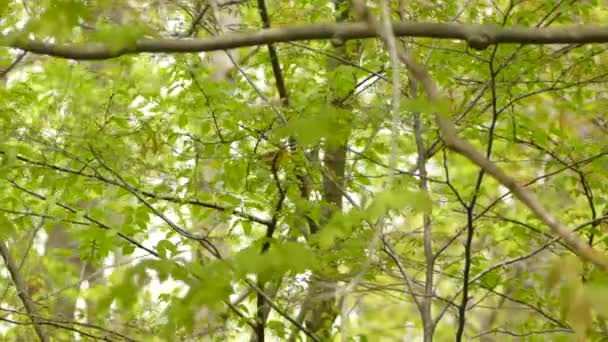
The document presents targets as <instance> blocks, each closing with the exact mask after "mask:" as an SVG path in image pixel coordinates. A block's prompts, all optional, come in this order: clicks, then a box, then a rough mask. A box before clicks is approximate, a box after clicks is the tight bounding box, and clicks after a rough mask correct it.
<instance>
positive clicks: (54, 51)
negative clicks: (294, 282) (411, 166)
mask: <svg viewBox="0 0 608 342" xmlns="http://www.w3.org/2000/svg"><path fill="white" fill-rule="evenodd" d="M393 32H394V35H395V36H398V37H406V36H407V37H420V38H438V39H456V40H463V41H466V42H467V43H468V44H469V46H471V47H472V48H474V49H480V50H481V49H485V48H487V47H488V46H490V45H495V44H501V43H519V44H572V43H578V44H581V43H582V44H585V43H587V44H588V43H608V26H606V25H602V26H597V25H586V26H581V25H564V26H561V27H551V28H529V27H505V28H498V27H496V26H492V25H464V24H453V23H424V22H421V23H413V22H409V23H394V24H393ZM376 36H377V34H376V31H375V30H374V28H372V27H369V26H368V25H367V23H365V22H356V23H321V24H309V25H294V26H287V27H283V28H269V29H265V30H259V31H254V32H244V33H228V34H224V35H221V36H217V37H212V38H202V39H170V38H164V39H141V40H138V41H137V42H136V43H134V44H132V45H127V46H116V45H113V44H110V43H102V42H91V43H83V44H73V45H57V44H52V43H47V42H43V41H37V40H31V39H28V38H27V37H26V35H24V34H23V33H22V32H19V33H10V34H8V35H3V36H0V46H4V47H12V48H16V49H21V50H24V51H28V52H32V53H35V54H41V55H49V56H55V57H59V58H68V59H76V60H102V59H110V58H115V57H119V56H122V55H128V54H137V53H146V52H147V53H186V52H204V51H215V50H226V49H235V48H241V47H247V46H257V45H267V44H273V43H281V42H292V41H304V40H318V39H339V40H349V39H361V38H372V37H376Z"/></svg>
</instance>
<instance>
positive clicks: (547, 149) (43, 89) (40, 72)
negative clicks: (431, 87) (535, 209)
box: [0, 0, 608, 342]
mask: <svg viewBox="0 0 608 342" xmlns="http://www.w3.org/2000/svg"><path fill="white" fill-rule="evenodd" d="M194 3H196V2H191V3H188V2H184V3H177V2H170V1H160V2H151V1H147V0H136V1H115V0H95V1H80V0H43V1H2V0H0V32H2V36H0V44H1V45H2V46H4V45H6V44H9V43H10V42H11V41H13V40H15V39H17V40H25V39H33V40H35V41H39V42H46V43H49V44H57V45H58V46H61V47H66V46H72V44H74V46H76V47H79V48H80V47H82V45H80V44H81V43H92V44H99V46H101V47H103V46H106V47H109V48H111V51H112V52H121V51H131V50H132V49H133V47H135V46H136V44H137V42H138V41H139V40H140V39H142V38H151V37H158V38H163V39H169V40H170V39H174V38H176V37H178V36H179V37H180V38H179V39H182V40H186V39H189V38H187V37H186V35H190V36H191V37H198V38H203V37H207V36H208V35H210V34H219V33H218V32H219V31H218V30H217V29H216V24H217V23H216V15H215V14H214V13H213V8H212V7H211V6H208V4H207V3H206V2H201V3H200V6H199V5H196V4H194ZM219 3H220V4H222V2H221V1H220V2H219ZM368 3H369V4H370V5H371V12H372V13H375V14H376V15H378V14H380V11H379V10H380V9H379V8H378V7H377V6H375V5H376V4H375V3H374V2H369V1H368ZM224 5H225V6H224ZM266 5H267V7H268V10H269V15H270V19H271V26H272V27H275V28H280V27H282V26H286V25H294V24H297V23H300V24H307V23H321V22H334V21H336V14H337V12H336V11H335V10H334V7H333V6H334V5H330V4H329V2H328V1H321V0H304V1H291V2H287V1H266ZM390 5H391V6H392V8H391V10H392V11H391V13H392V14H393V15H394V18H393V19H394V20H397V19H398V17H397V15H396V14H397V13H398V12H399V11H400V10H402V9H400V8H398V7H397V6H396V5H397V2H390ZM336 6H337V7H338V9H339V10H343V9H347V8H348V7H349V6H350V2H349V1H338V2H337V3H336ZM404 6H405V8H404V9H403V10H404V12H403V13H402V14H405V17H406V18H405V19H406V20H412V21H414V22H448V21H457V22H459V23H467V24H473V23H495V24H498V25H504V26H506V27H511V26H515V25H524V26H529V27H535V26H538V27H544V26H547V25H550V26H559V25H563V24H570V23H574V24H590V23H600V22H605V21H606V18H608V11H606V9H605V8H603V7H602V6H601V4H600V3H599V2H598V1H584V2H573V3H569V2H563V1H544V2H531V1H523V2H521V1H520V2H512V1H502V0H500V1H492V2H491V3H488V2H482V1H471V2H467V6H466V7H464V8H463V4H462V2H459V1H445V2H441V3H439V2H438V3H433V2H424V1H410V2H404ZM220 9H221V10H225V9H229V10H230V11H231V13H235V14H238V16H239V17H240V20H241V22H240V24H239V25H234V27H231V28H230V29H229V30H228V31H230V30H237V31H238V30H244V31H248V32H249V31H254V30H256V29H257V28H259V27H261V26H260V17H259V11H258V8H257V4H255V2H247V1H245V2H241V1H236V2H229V4H223V5H221V6H220ZM199 14H202V17H200V20H198V19H197V17H198V16H199ZM457 14H458V15H459V17H458V18H457V19H455V16H457ZM197 20H198V21H197ZM348 20H355V14H354V13H349V16H348ZM195 21H197V22H196V27H195V28H193V29H192V30H190V25H192V24H195V23H194V22H195ZM340 43H342V42H337V41H325V40H318V41H310V42H309V41H306V42H289V43H287V42H286V43H280V44H275V45H273V48H275V49H276V51H277V54H278V62H279V63H280V66H281V76H282V77H283V81H284V83H285V85H286V92H287V96H288V101H283V99H281V100H278V98H279V94H278V90H277V88H276V86H277V85H276V78H275V74H274V72H275V70H274V69H273V68H272V66H271V62H272V61H271V57H270V55H269V53H268V49H266V47H249V46H247V47H242V48H239V49H235V50H234V51H232V52H233V53H234V56H235V57H234V60H235V62H236V64H237V66H238V69H234V70H231V71H230V72H229V73H228V74H229V75H230V78H228V79H226V80H221V81H215V80H212V74H213V72H214V71H215V70H216V69H217V67H218V66H217V65H215V64H214V63H215V59H214V58H215V57H214V56H215V55H214V54H212V53H202V54H195V53H185V54H173V55H168V54H163V53H146V54H132V55H126V56H122V57H119V58H112V59H108V60H97V61H75V60H65V59H61V58H56V57H52V56H41V55H36V54H34V53H28V54H27V55H26V56H25V58H23V59H22V60H21V61H20V62H19V63H17V64H16V65H14V66H13V67H11V65H12V64H13V62H14V61H15V60H16V58H17V57H18V51H15V50H14V49H9V48H4V47H0V75H1V76H0V77H1V79H0V184H1V185H0V189H2V191H0V240H1V241H2V243H4V244H5V245H6V246H7V247H8V249H9V251H10V254H11V255H12V257H13V259H15V260H16V263H17V265H16V269H18V271H19V274H20V275H21V278H22V280H23V282H24V283H25V286H26V287H27V288H26V289H25V290H26V291H22V289H17V288H16V287H15V286H13V285H14V284H15V282H16V280H15V279H13V277H12V275H11V274H9V272H6V271H3V272H0V279H1V280H2V282H1V283H2V284H4V285H3V289H2V290H1V291H0V302H1V303H2V304H1V305H0V311H2V315H3V317H5V318H6V320H5V321H3V322H2V323H1V324H0V328H1V329H0V335H1V337H0V339H1V340H6V341H23V340H31V339H32V336H35V335H34V330H33V329H32V325H31V322H30V321H29V318H28V315H27V314H28V313H27V312H26V309H24V305H23V302H22V297H21V296H20V295H19V294H20V293H19V292H20V291H21V292H22V294H23V293H25V292H27V295H28V296H30V297H31V299H32V301H33V303H35V308H36V310H37V311H38V314H39V316H40V317H42V318H44V319H48V320H50V321H51V322H53V328H52V329H51V328H50V327H48V326H46V327H47V328H48V329H46V330H47V333H48V334H49V336H50V340H52V341H55V340H57V341H60V340H61V341H70V340H76V339H81V340H82V339H86V338H88V337H86V336H87V335H86V334H89V335H91V336H95V337H91V338H98V339H103V338H106V339H109V340H121V339H124V336H127V337H128V338H131V339H132V340H141V341H159V342H160V341H175V340H183V341H207V340H218V341H224V340H227V341H232V340H245V339H250V338H251V335H252V333H253V331H254V329H252V326H253V327H255V326H256V324H260V322H259V321H258V320H259V314H260V312H263V311H264V310H266V309H265V308H266V305H268V303H267V302H264V301H265V300H266V301H267V299H264V300H262V299H260V298H261V297H260V296H258V293H256V290H255V289H254V286H253V285H255V286H256V287H258V288H261V289H263V290H264V294H266V295H267V296H268V299H270V300H271V301H272V303H271V304H272V305H269V306H268V307H271V308H270V309H269V313H268V317H267V319H266V321H265V322H264V327H265V333H266V339H267V340H271V339H280V340H287V339H289V336H290V335H292V334H295V335H297V336H296V338H298V337H302V338H303V337H304V334H303V333H302V332H301V331H299V330H298V329H297V328H295V327H294V324H293V321H294V320H296V318H297V317H298V315H299V313H300V310H302V309H303V308H304V309H307V310H310V312H309V315H308V316H306V317H303V319H302V322H303V323H302V324H304V325H305V326H307V327H308V328H309V329H310V330H314V329H315V328H314V327H315V324H316V323H318V324H316V326H319V327H325V328H323V329H326V328H327V327H329V326H331V325H330V324H327V323H328V322H327V321H326V322H319V318H322V317H326V318H329V320H330V321H331V322H330V323H332V322H333V324H334V325H333V328H332V329H326V331H325V332H324V333H325V334H326V335H322V333H323V332H322V331H321V328H319V329H318V330H317V331H313V333H314V334H316V335H318V336H320V337H319V338H320V339H321V340H331V339H332V338H333V339H334V340H335V339H340V338H343V339H345V340H353V341H354V340H357V341H371V340H387V341H393V340H404V339H406V340H412V341H417V340H422V339H423V338H422V335H423V334H424V333H423V331H424V323H423V322H422V319H421V318H422V317H423V316H424V315H421V314H420V311H419V305H418V304H421V306H420V307H424V305H422V304H425V303H424V301H425V300H427V299H428V300H430V306H429V307H430V311H431V317H432V318H433V319H435V318H437V317H440V319H438V321H437V322H438V324H437V325H436V326H435V327H434V331H433V334H434V338H435V340H439V341H443V340H446V341H452V340H457V339H458V338H457V337H455V336H456V334H457V326H458V323H459V322H460V321H464V329H463V336H462V339H463V340H465V339H471V340H472V339H476V338H485V337H493V338H495V339H496V340H502V339H504V338H506V337H508V336H510V335H513V336H518V337H514V338H519V337H521V338H523V339H526V340H530V341H545V340H552V341H570V340H573V339H574V340H580V341H583V340H592V341H601V340H604V339H605V338H606V336H605V334H606V331H605V330H606V328H605V326H606V323H605V320H606V318H607V317H608V310H607V309H606V308H608V302H607V299H606V298H608V296H607V295H606V294H607V291H608V288H607V287H608V278H606V275H605V274H604V273H602V272H601V271H600V270H598V269H596V268H594V267H593V266H592V265H589V264H583V263H581V262H580V260H578V259H577V258H576V257H574V256H573V254H572V251H571V250H570V248H568V247H567V246H565V245H564V244H562V243H561V241H554V242H550V241H551V239H553V238H554V235H553V234H552V233H551V232H550V231H549V230H547V228H546V227H545V226H544V224H543V222H541V221H540V220H539V219H538V218H537V217H536V216H534V215H533V214H532V213H531V212H530V211H529V210H528V209H527V208H526V207H525V206H524V205H522V203H521V202H520V201H519V200H518V199H516V198H514V197H513V195H512V194H511V195H508V194H507V193H506V188H505V187H504V186H502V185H501V184H499V183H498V182H497V181H496V180H494V179H492V178H491V177H490V176H489V175H488V174H486V173H483V172H480V170H479V167H477V166H476V165H475V164H473V163H471V162H470V161H468V160H467V159H466V158H464V157H463V156H461V155H460V154H458V153H456V152H454V151H450V150H447V149H446V148H445V146H444V144H443V142H442V141H441V139H440V137H439V135H438V133H437V132H438V127H437V126H436V125H435V121H434V117H433V113H442V114H444V115H445V116H446V117H447V118H449V119H451V120H452V121H454V122H455V123H456V125H457V131H458V134H459V135H460V136H461V137H462V138H464V139H466V140H467V141H469V142H471V143H472V144H473V145H474V146H475V147H476V148H477V149H478V150H479V151H480V152H481V153H482V154H484V155H487V156H488V158H489V159H490V160H491V161H492V162H494V163H495V164H496V165H498V166H499V167H501V168H502V169H503V170H504V171H505V173H507V174H508V175H509V176H511V177H513V178H514V179H515V180H516V181H517V182H518V183H519V184H521V185H522V186H525V187H526V188H528V189H530V190H532V191H533V192H534V193H535V194H536V195H537V196H538V198H539V203H540V204H542V205H543V206H544V207H545V208H546V209H548V210H549V211H550V212H551V213H552V214H553V215H554V216H555V217H556V218H557V219H559V220H560V221H561V222H563V223H565V224H566V225H567V226H568V227H569V228H571V229H574V228H575V227H578V229H577V231H576V233H575V234H576V235H577V236H578V237H579V238H581V239H583V240H584V241H586V242H588V243H589V244H590V245H591V246H593V248H594V249H596V250H597V251H598V252H599V253H602V254H605V251H606V246H607V243H608V235H607V233H608V230H607V228H608V222H606V221H605V220H604V221H602V220H600V219H599V218H601V217H602V215H605V214H603V213H606V212H608V211H607V210H608V196H607V194H608V171H607V170H608V158H607V154H606V153H608V150H607V149H606V146H608V138H607V137H608V134H606V133H607V132H608V131H607V129H608V128H607V125H606V122H607V120H606V115H605V114H604V108H605V107H606V100H605V99H604V98H603V94H604V91H605V90H604V84H605V83H606V81H607V79H606V77H607V76H606V75H607V70H606V68H607V67H606V65H608V63H607V62H608V59H607V55H606V52H605V51H604V50H605V49H604V46H603V45H599V44H598V45H594V44H589V45H580V46H579V45H555V46H553V45H550V46H547V45H534V44H528V45H517V44H501V45H499V46H498V47H496V48H495V47H494V46H490V47H489V48H488V49H487V50H484V51H474V50H471V49H469V48H468V47H467V46H466V44H464V43H463V42H460V41H455V40H451V39H443V40H432V39H428V38H412V39H410V38H404V39H403V40H398V45H400V46H405V47H406V48H407V50H408V51H409V52H410V53H411V54H412V55H413V56H414V57H415V58H416V59H417V60H418V61H420V62H423V65H424V66H425V68H427V70H428V71H429V73H430V75H431V76H432V78H433V80H434V81H436V82H437V84H438V87H439V89H441V92H442V94H441V95H442V101H439V102H432V101H429V100H428V98H427V97H426V96H425V91H424V90H423V88H422V87H421V84H420V83H418V84H417V89H416V94H417V95H416V96H414V92H413V91H412V89H411V87H410V86H411V83H410V82H411V78H410V77H411V76H410V73H409V72H408V71H407V70H406V68H404V67H401V72H400V79H399V80H397V81H398V83H399V84H401V85H402V88H401V94H402V96H401V98H400V107H399V110H398V113H396V115H395V116H394V117H393V114H394V113H391V108H392V106H391V101H392V98H391V96H392V95H391V94H392V90H393V89H392V82H391V80H392V79H391V78H392V77H393V76H394V75H395V74H396V73H394V70H393V66H392V65H390V61H389V58H388V53H387V51H386V50H387V49H386V47H385V45H384V43H383V42H382V41H381V40H379V39H365V40H350V41H347V42H343V43H344V45H340ZM193 44H194V43H193ZM88 46H97V45H88ZM222 53H223V52H222ZM220 54H221V53H220ZM224 62H226V61H224ZM228 62H229V65H231V62H230V61H228ZM9 67H10V68H12V69H11V70H7V68H9ZM4 70H7V73H6V74H5V73H4ZM414 114H420V118H419V121H417V122H416V121H415V118H414V117H415V116H416V115H414ZM283 118H285V120H286V121H287V122H286V123H285V122H283ZM395 120H396V124H397V127H396V128H397V136H396V137H394V136H393V134H392V129H393V128H394V126H393V124H394V123H395ZM417 127H420V128H419V130H420V131H416V130H417ZM419 144H422V145H423V146H422V147H423V148H424V150H425V155H426V160H425V171H426V178H425V179H423V181H425V186H424V187H423V186H421V174H422V170H420V169H419V165H418V161H417V158H418V154H419V147H418V145H419ZM490 147H491V148H490ZM342 148H345V149H346V150H345V153H344V155H341V154H340V151H341V149H342ZM395 149H396V152H395ZM342 161H344V165H342V164H341V162H342ZM393 161H394V162H395V163H396V165H397V170H390V169H389V165H392V164H391V163H392V162H393ZM388 184H390V186H388ZM336 193H337V194H338V195H340V196H341V197H340V198H341V199H340V200H339V201H338V200H336V198H335V196H334V195H335V194H336ZM59 234H63V235H61V236H60V235H59ZM469 234H472V235H470V237H471V239H470V244H469V243H468V239H467V238H468V237H469ZM425 236H426V237H427V238H426V240H425ZM57 237H60V238H59V239H57V240H54V238H57ZM50 242H53V243H55V245H53V243H50ZM429 245H430V250H429V249H428V248H429ZM429 255H430V256H431V259H429ZM3 260H4V258H3ZM430 265H432V271H433V275H434V280H433V284H432V285H433V286H432V287H431V288H430V290H432V291H430V290H429V288H428V287H425V286H424V285H425V284H426V281H428V277H429V273H428V272H427V271H428V270H429V267H430ZM465 269H466V270H468V273H467V274H465ZM465 278H468V280H469V282H470V283H469V284H465V283H464V279H465ZM465 287H466V290H467V292H466V293H467V296H468V298H469V300H468V301H466V303H463V300H462V296H463V295H464V293H465V291H464V288H465ZM428 291H430V292H428ZM412 294H418V295H417V297H416V300H414V298H413V297H412ZM416 301H418V303H416ZM66 303H68V304H69V305H66ZM463 305H464V306H463ZM70 306H73V308H71V309H70ZM461 306H463V307H466V310H465V315H466V316H464V317H461V316H460V310H459V308H460V307H461ZM66 308H67V309H66ZM64 313H67V314H68V317H62V316H61V315H60V314H64ZM346 314H348V316H346ZM30 315H31V313H30ZM440 315H441V316H440ZM338 317H339V319H338ZM9 319H10V320H9ZM13 321H14V322H17V323H15V324H13ZM72 321H74V322H72ZM85 321H86V324H83V322H85ZM315 321H317V322H315ZM58 322H60V323H58ZM60 324H63V326H56V325H60ZM72 328H73V329H72ZM75 329H78V330H75ZM427 330H428V329H427ZM427 333H428V331H427ZM118 334H120V335H118ZM298 334H299V335H298ZM343 334H346V336H343ZM121 336H122V337H121ZM89 337H90V336H89Z"/></svg>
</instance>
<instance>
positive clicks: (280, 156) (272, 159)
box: [260, 147, 287, 166]
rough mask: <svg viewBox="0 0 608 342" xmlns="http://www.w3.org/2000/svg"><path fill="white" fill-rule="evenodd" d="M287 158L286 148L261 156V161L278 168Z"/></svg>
mask: <svg viewBox="0 0 608 342" xmlns="http://www.w3.org/2000/svg"><path fill="white" fill-rule="evenodd" d="M286 156H287V150H286V149H285V148H284V147H280V148H278V149H276V150H272V151H270V152H266V153H264V154H262V155H260V160H261V161H262V162H263V163H264V164H266V165H269V166H273V165H274V166H276V165H278V164H279V163H280V162H281V161H283V160H284V159H285V157H286Z"/></svg>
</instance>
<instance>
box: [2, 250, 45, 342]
mask: <svg viewBox="0 0 608 342" xmlns="http://www.w3.org/2000/svg"><path fill="white" fill-rule="evenodd" d="M0 254H2V258H3V259H4V263H5V264H6V268H8V272H9V273H10V275H11V279H12V280H13V283H14V284H15V287H16V288H17V294H18V295H19V298H21V302H22V303H23V306H24V307H25V311H26V312H27V314H28V316H30V318H31V319H32V323H33V324H34V330H36V335H38V339H39V340H40V341H41V342H47V341H50V339H49V337H48V335H47V334H46V332H45V331H44V329H43V328H42V324H41V322H40V320H39V319H38V311H37V310H36V306H34V302H33V301H32V298H30V295H29V293H28V291H27V285H26V284H25V282H24V281H23V278H21V273H19V268H18V267H17V264H16V263H15V261H14V260H13V257H12V256H11V254H10V252H9V250H8V247H7V246H6V243H5V241H0Z"/></svg>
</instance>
